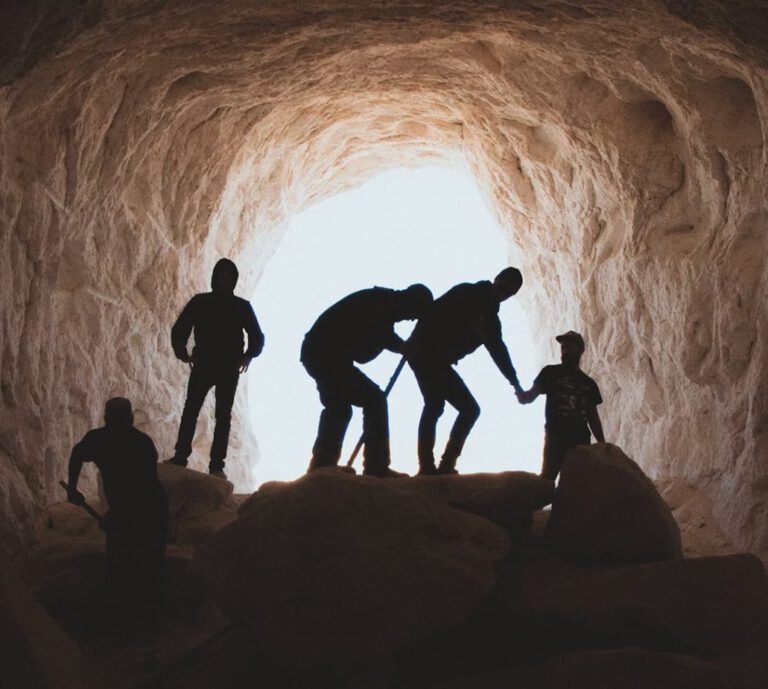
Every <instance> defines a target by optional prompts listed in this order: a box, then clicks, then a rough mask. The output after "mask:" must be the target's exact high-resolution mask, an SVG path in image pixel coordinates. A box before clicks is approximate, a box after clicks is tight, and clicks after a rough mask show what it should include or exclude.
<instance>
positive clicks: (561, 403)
mask: <svg viewBox="0 0 768 689" xmlns="http://www.w3.org/2000/svg"><path fill="white" fill-rule="evenodd" d="M555 339H556V340H557V341H558V342H559V343H560V361H561V363H560V364H555V365H552V366H545V367H544V368H543V369H542V370H541V372H540V373H539V375H538V376H536V379H535V380H534V381H533V386H532V387H531V389H530V390H526V391H525V392H523V394H522V395H520V398H519V399H520V401H521V402H523V403H524V404H530V403H531V402H533V400H535V399H536V398H537V397H538V396H539V395H546V396H547V404H546V407H545V410H544V417H545V424H544V457H543V462H542V467H541V475H542V477H544V478H546V479H548V480H549V481H554V480H555V479H556V478H557V475H558V474H559V473H560V468H561V467H562V464H563V460H564V459H565V455H566V454H567V453H568V450H570V449H571V448H572V447H575V446H576V445H589V443H590V431H592V435H594V436H595V440H597V442H600V443H602V442H605V437H604V435H603V426H602V423H601V422H600V415H599V414H598V411H597V407H598V405H599V404H601V403H602V401H603V398H602V397H601V396H600V388H598V386H597V383H596V382H595V381H594V380H593V379H592V378H590V377H589V376H588V375H587V374H586V373H584V371H582V370H581V367H580V364H581V356H582V354H584V348H585V347H584V338H583V337H582V336H581V335H580V334H579V333H577V332H574V331H573V330H569V331H568V332H567V333H564V334H562V335H558V336H557V337H556V338H555Z"/></svg>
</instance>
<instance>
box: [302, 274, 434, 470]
mask: <svg viewBox="0 0 768 689" xmlns="http://www.w3.org/2000/svg"><path fill="white" fill-rule="evenodd" d="M431 303H432V293H431V292H430V291H429V289H428V288H427V287H425V286H424V285H412V286H411V287H409V288H408V289H405V290H401V291H397V290H392V289H386V288H383V287H372V288H370V289H364V290H360V291H359V292H354V293H353V294H350V295H349V296H347V297H344V299H342V300H340V301H338V302H337V303H335V304H334V305H333V306H331V307H330V308H329V309H328V310H326V311H325V312H324V313H322V314H321V315H320V317H319V318H318V319H317V320H316V321H315V323H314V325H313V326H312V328H311V329H310V330H309V332H308V333H307V334H306V336H305V337H304V342H303V344H302V347H301V363H302V364H304V368H306V369H307V373H309V375H310V376H312V377H313V378H314V379H315V382H316V383H317V390H318V392H319V393H320V401H321V402H322V403H323V411H322V412H321V414H320V423H319V426H318V430H317V439H316V440H315V445H314V447H313V448H312V460H311V462H310V465H309V471H312V470H313V469H317V468H320V467H324V466H335V465H336V464H337V463H338V461H339V457H340V456H341V447H342V444H343V442H344V435H345V434H346V431H347V426H348V425H349V421H350V419H351V418H352V406H353V405H354V406H356V407H362V409H363V437H364V439H365V448H364V451H363V457H364V462H363V469H364V470H363V473H364V474H367V475H372V476H381V477H385V476H402V475H403V474H399V473H397V472H394V471H392V470H391V469H390V468H389V463H390V455H389V421H388V415H387V400H386V397H385V396H384V393H383V392H382V390H381V389H380V388H379V386H378V385H376V384H375V383H374V382H373V381H372V380H370V378H368V377H367V376H366V375H365V374H364V373H363V372H362V371H360V369H358V368H357V367H356V366H355V363H360V364H364V363H367V362H369V361H372V360H373V359H375V358H376V357H377V356H378V355H379V354H381V352H382V350H384V349H388V350H389V351H392V352H399V353H402V352H403V347H404V345H405V343H404V342H403V340H402V339H401V338H400V337H399V336H398V335H397V333H395V329H394V325H395V323H397V322H398V321H402V320H411V319H415V318H418V317H419V316H421V315H422V314H423V313H424V311H425V310H426V309H427V308H428V307H429V306H430V304H431Z"/></svg>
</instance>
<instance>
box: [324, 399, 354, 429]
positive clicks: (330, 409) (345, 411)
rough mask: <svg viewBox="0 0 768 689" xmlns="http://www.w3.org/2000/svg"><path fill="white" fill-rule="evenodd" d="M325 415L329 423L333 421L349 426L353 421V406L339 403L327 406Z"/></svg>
mask: <svg viewBox="0 0 768 689" xmlns="http://www.w3.org/2000/svg"><path fill="white" fill-rule="evenodd" d="M325 415H326V417H328V419H329V421H330V420H331V419H333V420H335V421H336V422H338V423H340V424H348V423H349V422H350V421H351V420H352V405H351V404H340V403H338V402H332V403H331V404H326V405H325Z"/></svg>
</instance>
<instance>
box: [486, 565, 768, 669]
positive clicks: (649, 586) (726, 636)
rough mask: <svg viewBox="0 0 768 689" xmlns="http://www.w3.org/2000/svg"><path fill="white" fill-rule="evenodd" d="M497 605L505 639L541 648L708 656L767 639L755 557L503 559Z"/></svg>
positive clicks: (767, 604) (766, 609) (764, 581)
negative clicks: (594, 563) (600, 563)
mask: <svg viewBox="0 0 768 689" xmlns="http://www.w3.org/2000/svg"><path fill="white" fill-rule="evenodd" d="M497 601H498V603H499V605H500V606H501V608H502V609H504V610H505V611H506V612H507V615H508V621H509V624H508V625H507V627H506V628H507V630H508V632H509V634H510V636H511V637H513V638H514V637H517V638H524V639H525V641H526V643H529V644H531V645H532V646H534V647H539V648H551V649H552V648H554V649H596V648H616V647H623V646H640V647H644V648H647V649H656V650H665V651H676V652H690V653H696V654H705V655H711V654H722V653H725V652H728V651H732V650H733V649H739V648H746V647H749V646H753V645H755V644H760V643H765V642H768V578H766V575H765V570H764V568H763V565H762V563H761V562H760V560H758V559H757V558H756V557H754V556H752V555H730V556H727V557H709V558H697V559H686V560H671V561H667V562H658V563H649V564H642V565H633V566H628V567H614V568H608V569H598V568H594V567H584V566H577V565H572V564H567V563H562V562H556V561H549V562H546V561H545V562H538V563H532V562H528V563H520V564H509V565H508V566H507V567H505V568H504V570H503V572H502V574H501V576H500V582H499V593H498V598H497Z"/></svg>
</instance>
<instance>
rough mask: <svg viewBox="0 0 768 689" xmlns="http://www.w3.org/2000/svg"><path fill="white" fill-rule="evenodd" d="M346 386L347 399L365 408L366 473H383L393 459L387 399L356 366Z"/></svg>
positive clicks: (364, 453) (350, 373)
mask: <svg viewBox="0 0 768 689" xmlns="http://www.w3.org/2000/svg"><path fill="white" fill-rule="evenodd" d="M345 386H346V392H347V399H349V401H350V402H351V403H352V404H353V405H355V406H356V407H362V409H363V438H364V440H365V445H364V448H363V457H364V461H363V467H364V472H365V473H367V474H375V475H383V474H385V473H387V470H388V468H389V462H390V456H389V416H388V412H387V398H386V397H385V396H384V392H383V391H382V390H381V388H380V387H379V386H378V385H376V383H374V382H373V381H372V380H371V379H370V378H368V376H366V375H365V374H364V373H363V372H362V371H360V370H359V369H357V368H354V367H353V368H352V370H351V371H350V372H349V375H348V377H347V380H346V381H345Z"/></svg>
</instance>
